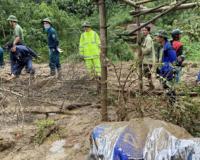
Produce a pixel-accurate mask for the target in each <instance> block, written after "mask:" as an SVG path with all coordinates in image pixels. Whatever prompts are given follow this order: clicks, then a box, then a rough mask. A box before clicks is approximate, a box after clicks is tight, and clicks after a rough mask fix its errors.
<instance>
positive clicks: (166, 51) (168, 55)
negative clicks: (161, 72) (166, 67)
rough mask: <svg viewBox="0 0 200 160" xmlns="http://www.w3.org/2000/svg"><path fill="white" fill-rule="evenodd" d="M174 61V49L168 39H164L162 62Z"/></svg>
mask: <svg viewBox="0 0 200 160" xmlns="http://www.w3.org/2000/svg"><path fill="white" fill-rule="evenodd" d="M175 61H176V51H175V50H174V49H173V48H172V45H171V43H170V42H169V41H166V42H165V44H164V47H163V57H162V62H163V63H173V62H175Z"/></svg>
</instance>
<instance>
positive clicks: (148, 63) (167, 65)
mask: <svg viewBox="0 0 200 160" xmlns="http://www.w3.org/2000/svg"><path fill="white" fill-rule="evenodd" d="M150 31H151V28H150V27H149V26H146V27H144V28H143V29H142V32H143V35H144V40H143V43H142V53H143V71H144V76H145V77H146V78H148V82H149V88H150V89H154V84H153V81H152V73H154V72H156V73H157V75H158V76H159V77H160V78H161V79H162V80H163V82H170V81H175V82H179V81H180V75H181V70H182V67H183V61H184V59H185V55H184V52H183V44H182V43H181V41H180V39H181V34H182V31H181V30H179V29H175V30H173V31H172V32H171V36H172V40H171V41H170V40H169V38H168V34H167V32H166V31H164V30H160V31H159V32H157V33H156V34H155V41H157V42H158V43H159V44H160V46H161V47H159V50H158V51H157V53H156V52H155V49H154V40H153V38H152V37H151V36H150ZM166 84H167V83H163V85H164V87H167V86H166Z"/></svg>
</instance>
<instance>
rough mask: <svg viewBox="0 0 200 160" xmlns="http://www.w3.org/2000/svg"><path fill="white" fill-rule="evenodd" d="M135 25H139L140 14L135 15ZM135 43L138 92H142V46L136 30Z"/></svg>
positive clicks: (139, 35)
mask: <svg viewBox="0 0 200 160" xmlns="http://www.w3.org/2000/svg"><path fill="white" fill-rule="evenodd" d="M135 10H138V11H139V10H140V8H139V7H137V8H135ZM136 23H137V26H138V27H140V16H138V17H136ZM137 44H138V50H137V51H138V71H139V90H140V93H142V92H143V73H142V61H143V55H142V46H141V31H140V30H138V32H137Z"/></svg>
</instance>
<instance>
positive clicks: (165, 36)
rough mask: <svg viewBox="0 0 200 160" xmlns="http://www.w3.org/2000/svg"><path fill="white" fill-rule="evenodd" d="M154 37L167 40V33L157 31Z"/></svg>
mask: <svg viewBox="0 0 200 160" xmlns="http://www.w3.org/2000/svg"><path fill="white" fill-rule="evenodd" d="M155 36H159V37H163V38H168V35H167V32H166V31H164V30H160V31H158V32H157V33H156V34H155Z"/></svg>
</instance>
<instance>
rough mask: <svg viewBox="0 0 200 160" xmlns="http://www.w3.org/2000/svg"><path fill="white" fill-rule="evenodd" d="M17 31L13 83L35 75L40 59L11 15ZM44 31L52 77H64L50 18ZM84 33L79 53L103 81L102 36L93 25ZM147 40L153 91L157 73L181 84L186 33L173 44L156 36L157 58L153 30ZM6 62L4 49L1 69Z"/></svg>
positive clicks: (162, 34) (11, 47)
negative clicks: (35, 61) (23, 74)
mask: <svg viewBox="0 0 200 160" xmlns="http://www.w3.org/2000/svg"><path fill="white" fill-rule="evenodd" d="M7 20H8V21H9V23H10V26H11V27H12V28H13V38H12V41H11V43H8V44H7V45H6V46H4V47H5V48H6V49H8V51H9V52H10V62H11V79H12V78H15V77H18V76H19V75H20V74H21V71H22V69H23V68H25V69H26V72H27V73H30V74H31V75H34V73H35V70H34V68H33V66H32V58H37V57H38V56H37V53H36V52H34V51H33V50H32V49H31V48H29V47H27V46H26V45H25V44H24V35H23V29H22V28H21V26H20V25H19V24H18V19H17V18H16V17H15V16H13V15H10V16H9V17H8V19H7ZM41 22H42V24H43V28H44V30H45V32H46V33H47V39H48V48H49V67H50V75H51V76H55V75H57V77H58V78H61V77H62V74H61V64H60V52H62V50H61V49H60V48H59V39H58V34H57V32H56V29H55V28H54V27H53V26H52V22H51V20H50V19H49V18H45V19H43V20H42V21H41ZM82 27H83V30H84V32H83V33H82V34H81V36H80V43H79V53H80V55H81V56H82V57H83V59H84V62H85V66H86V68H87V71H88V73H89V75H90V77H93V78H98V79H100V75H101V63H100V38H99V35H98V34H97V33H96V32H95V31H93V30H92V26H91V24H90V23H89V22H84V23H83V25H82ZM142 32H143V35H144V40H143V42H142V53H143V72H144V76H145V77H146V78H147V79H148V82H149V88H150V89H154V84H153V80H152V73H154V72H156V73H157V75H159V76H160V77H161V78H163V79H165V80H166V81H173V80H175V81H176V82H179V81H180V74H181V70H182V67H183V66H182V63H183V61H184V58H185V55H184V53H183V44H182V43H181V41H180V39H181V34H182V31H181V30H179V29H175V30H173V31H172V32H171V36H172V40H171V41H169V38H168V34H167V32H166V31H164V30H160V31H159V32H158V33H156V34H155V40H156V41H157V42H158V43H159V44H160V46H161V49H160V50H159V52H158V53H159V54H156V52H155V48H154V40H153V38H152V37H151V35H150V32H151V28H150V27H149V26H146V27H144V28H143V29H142ZM3 64H4V62H3V49H2V48H0V67H2V66H3ZM198 77H199V79H197V80H199V81H200V75H199V76H198Z"/></svg>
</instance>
